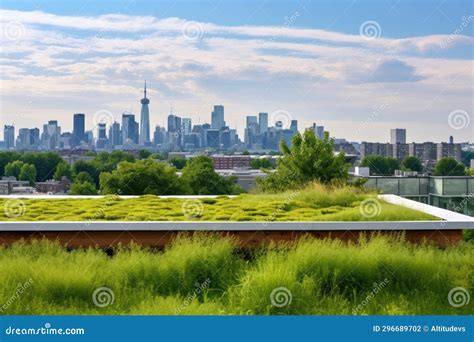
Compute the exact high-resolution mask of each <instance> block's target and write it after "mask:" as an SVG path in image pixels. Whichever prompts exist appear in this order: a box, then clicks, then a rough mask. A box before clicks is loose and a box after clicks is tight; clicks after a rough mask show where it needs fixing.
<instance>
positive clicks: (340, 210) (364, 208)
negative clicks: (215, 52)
mask: <svg viewBox="0 0 474 342" xmlns="http://www.w3.org/2000/svg"><path fill="white" fill-rule="evenodd" d="M153 165H155V166H156V167H165V168H166V167H169V166H166V164H156V163H155V164H153ZM183 173H184V172H183ZM183 176H184V175H183ZM101 177H102V176H101ZM134 181H136V182H140V183H141V184H143V186H146V184H147V183H146V182H143V180H142V179H136V180H134ZM86 183H87V182H86ZM86 183H85V184H86ZM196 184H197V183H196ZM7 201H8V200H6V199H0V206H3V207H5V208H8V207H9V206H10V205H9V203H7ZM23 205H24V211H23V212H22V215H20V216H18V215H9V211H8V210H7V211H5V213H4V214H3V215H0V221H2V220H9V221H11V220H15V221H87V220H94V221H98V220H107V221H117V220H122V221H261V222H267V221H411V220H414V221H417V220H434V219H436V218H434V217H433V216H431V215H428V214H425V213H422V212H419V211H415V210H413V209H409V208H405V207H400V206H396V205H393V204H389V203H386V202H384V201H381V200H378V199H376V198H375V197H373V196H372V195H371V194H367V193H364V192H363V191H362V190H360V189H355V188H351V187H334V188H332V187H325V186H322V185H319V184H312V185H309V186H307V187H306V188H304V189H301V190H293V191H287V192H283V193H279V194H256V195H249V194H242V195H240V196H237V197H233V198H229V197H227V196H219V197H216V198H203V199H181V198H160V197H157V196H153V195H147V196H142V197H138V198H131V199H122V198H119V197H118V196H106V197H105V198H100V199H54V200H45V199H25V200H23V202H22V206H23Z"/></svg>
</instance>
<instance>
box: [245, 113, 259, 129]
mask: <svg viewBox="0 0 474 342" xmlns="http://www.w3.org/2000/svg"><path fill="white" fill-rule="evenodd" d="M245 123H246V128H250V127H253V126H254V125H255V124H258V119H257V117H256V116H255V115H249V116H247V120H246V122H245Z"/></svg>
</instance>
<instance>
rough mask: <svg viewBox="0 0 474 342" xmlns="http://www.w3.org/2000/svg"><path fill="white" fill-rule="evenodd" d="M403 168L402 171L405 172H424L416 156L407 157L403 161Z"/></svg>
mask: <svg viewBox="0 0 474 342" xmlns="http://www.w3.org/2000/svg"><path fill="white" fill-rule="evenodd" d="M401 167H402V170H404V171H418V172H421V171H422V170H423V167H422V165H421V162H420V160H419V159H418V158H417V157H415V156H409V157H405V158H404V159H403V160H402V164H401Z"/></svg>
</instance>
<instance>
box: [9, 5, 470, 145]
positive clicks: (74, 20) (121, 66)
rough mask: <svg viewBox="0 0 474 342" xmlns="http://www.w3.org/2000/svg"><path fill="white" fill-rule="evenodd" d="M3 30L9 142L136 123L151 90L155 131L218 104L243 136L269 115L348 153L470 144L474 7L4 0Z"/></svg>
mask: <svg viewBox="0 0 474 342" xmlns="http://www.w3.org/2000/svg"><path fill="white" fill-rule="evenodd" d="M0 25H1V56H0V58H1V62H0V68H1V74H0V91H1V93H0V95H1V98H0V124H1V125H3V124H12V123H14V124H15V127H16V130H17V132H18V129H19V128H22V127H30V128H31V127H38V128H40V129H41V128H42V126H43V124H45V123H46V122H47V121H48V120H58V121H59V124H60V126H61V127H62V130H63V132H64V131H70V130H72V116H73V114H74V113H85V114H86V127H87V128H88V129H94V128H95V127H96V125H97V123H98V122H106V123H110V122H112V121H113V120H117V121H119V122H120V121H121V114H122V113H123V112H124V111H130V112H132V113H134V114H136V116H137V119H139V116H140V115H139V114H140V99H141V98H142V97H143V82H144V80H145V79H146V81H147V90H148V92H147V95H148V98H149V99H150V105H149V107H150V121H151V127H154V126H155V125H161V126H166V118H167V116H168V114H169V113H170V112H171V110H172V111H173V113H174V114H176V115H179V116H181V117H191V118H192V120H193V124H202V123H205V122H210V117H211V111H212V107H213V105H215V104H222V105H223V106H224V108H225V120H226V123H227V124H228V125H229V126H231V127H236V128H237V129H238V132H239V133H240V134H242V132H243V129H244V128H245V127H244V126H245V117H246V116H247V115H257V114H258V113H259V112H268V113H269V121H270V123H274V121H276V120H280V121H282V122H283V124H284V125H286V126H289V122H290V120H291V119H297V120H298V124H299V129H300V130H301V129H304V128H305V127H309V126H310V125H311V124H312V123H313V122H314V123H316V124H317V125H323V126H325V128H326V130H328V131H329V132H330V134H331V136H334V137H337V138H346V139H348V140H350V141H380V142H387V141H389V139H390V132H389V130H390V128H406V129H407V140H408V142H412V141H416V142H419V141H435V142H437V141H447V140H448V137H449V136H450V135H453V136H454V139H455V141H456V142H461V141H468V140H470V141H471V142H472V141H473V140H474V139H473V137H474V96H473V95H474V82H473V80H474V63H473V43H474V34H473V32H474V10H473V3H472V1H468V0H466V1H459V0H452V1H444V0H441V1H435V0H432V1H426V0H420V1H405V0H391V1H385V0H379V1H375V0H374V1H360V0H359V1H355V0H350V1H341V0H332V1H329V0H328V1H307V0H306V1H279V0H276V1H242V0H240V1H239V0H237V1H226V0H221V1H212V0H209V1H193V0H188V1H141V0H118V1H110V0H102V1H92V0H89V1H87V0H86V1H45V0H43V1H41V0H37V1H28V0H26V1H25V0H22V1H18V0H17V1H10V0H2V1H1V2H0ZM152 130H153V128H152ZM2 135H3V132H2V133H0V136H2ZM241 137H242V135H241Z"/></svg>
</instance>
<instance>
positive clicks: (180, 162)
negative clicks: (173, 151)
mask: <svg viewBox="0 0 474 342" xmlns="http://www.w3.org/2000/svg"><path fill="white" fill-rule="evenodd" d="M170 164H171V165H173V166H174V167H175V168H177V169H178V170H181V169H182V168H183V167H185V166H186V159H184V158H180V157H173V158H171V159H170Z"/></svg>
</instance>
